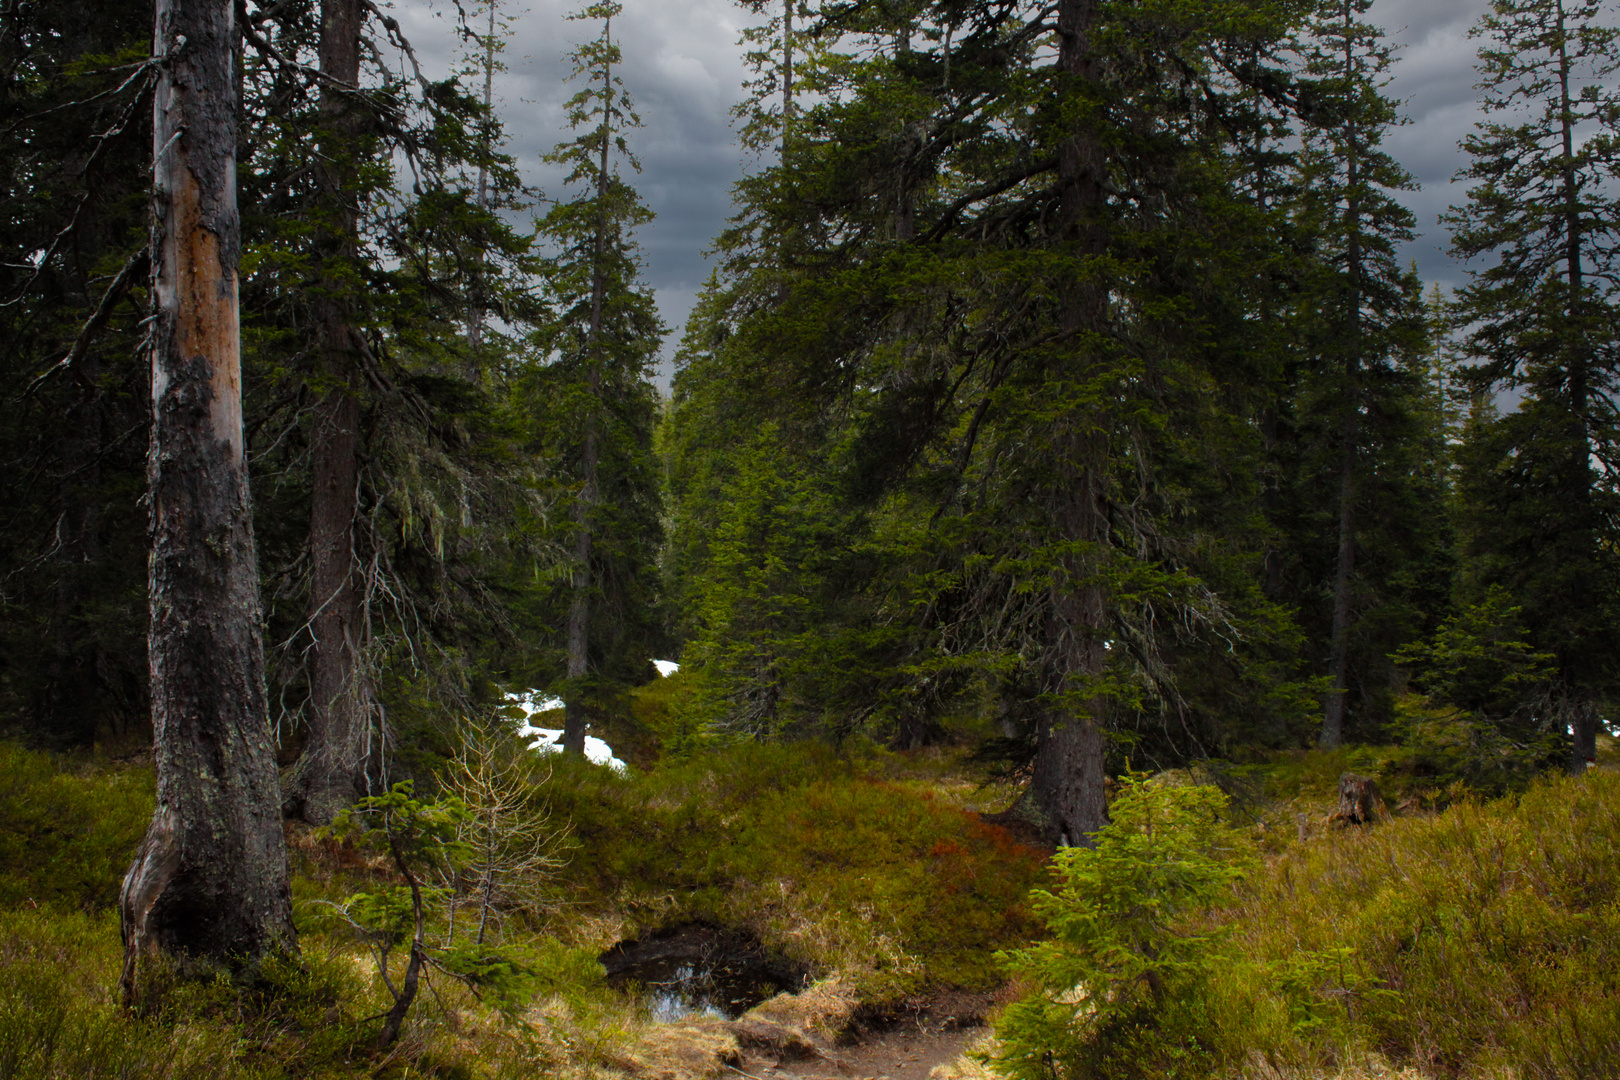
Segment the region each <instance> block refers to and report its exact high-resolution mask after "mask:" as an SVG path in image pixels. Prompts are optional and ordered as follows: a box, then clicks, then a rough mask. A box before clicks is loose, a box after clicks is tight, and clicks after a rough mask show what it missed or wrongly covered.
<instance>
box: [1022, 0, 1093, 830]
mask: <svg viewBox="0 0 1620 1080" xmlns="http://www.w3.org/2000/svg"><path fill="white" fill-rule="evenodd" d="M1098 19H1099V11H1098V5H1097V3H1096V0H1063V2H1062V3H1061V4H1060V5H1059V7H1058V39H1059V44H1058V50H1059V52H1058V65H1059V68H1060V69H1061V71H1062V73H1063V76H1064V77H1065V79H1066V83H1067V85H1066V86H1065V92H1066V93H1076V92H1080V91H1081V90H1082V88H1085V87H1087V86H1089V85H1090V84H1092V83H1094V82H1095V80H1096V78H1097V74H1098V72H1097V70H1096V69H1097V59H1096V57H1095V55H1094V53H1093V42H1092V35H1093V34H1094V32H1095V30H1096V27H1097V22H1098ZM1094 123H1095V121H1088V122H1087V124H1086V126H1083V127H1082V128H1081V129H1080V130H1078V131H1076V132H1075V133H1074V134H1073V135H1072V136H1071V137H1070V138H1069V139H1067V140H1066V141H1065V142H1064V143H1063V145H1062V146H1061V147H1060V149H1059V151H1058V195H1059V228H1060V233H1059V236H1060V239H1061V241H1062V242H1063V243H1064V244H1065V246H1066V247H1067V248H1068V249H1069V250H1070V251H1072V252H1073V253H1074V254H1075V255H1077V256H1079V257H1081V258H1085V257H1090V256H1100V255H1102V254H1104V253H1105V251H1106V250H1107V241H1108V231H1107V226H1106V223H1105V221H1104V215H1105V214H1106V212H1107V192H1106V187H1105V179H1106V174H1107V160H1106V157H1105V154H1104V150H1103V144H1102V141H1101V138H1100V132H1098V131H1097V130H1095V128H1094V127H1092V126H1091V125H1092V124H1094ZM1060 303H1061V310H1060V315H1059V318H1060V320H1061V329H1062V330H1063V332H1064V334H1065V337H1066V338H1067V339H1068V340H1069V342H1070V346H1069V350H1068V352H1067V353H1066V364H1065V366H1064V367H1062V368H1061V369H1055V370H1053V371H1052V372H1050V373H1049V377H1050V378H1051V379H1052V380H1053V381H1054V382H1056V383H1058V384H1059V385H1061V386H1063V387H1064V389H1063V390H1062V391H1060V392H1062V393H1065V394H1073V393H1075V392H1077V388H1078V387H1079V386H1080V385H1081V384H1083V383H1084V382H1085V381H1086V379H1087V377H1088V375H1089V374H1090V373H1089V371H1088V370H1087V368H1089V367H1090V366H1091V365H1093V364H1094V363H1096V358H1097V352H1096V350H1097V349H1098V348H1099V347H1100V345H1101V341H1102V339H1103V337H1104V331H1105V330H1106V327H1107V319H1108V290H1107V286H1106V284H1105V283H1103V282H1101V281H1098V280H1095V279H1089V280H1088V279H1085V278H1081V279H1079V280H1071V281H1069V282H1067V283H1066V284H1065V285H1064V286H1063V287H1062V292H1061V294H1060ZM1105 425H1106V418H1105V417H1104V416H1102V415H1101V410H1100V407H1099V406H1097V405H1095V404H1093V403H1089V402H1075V403H1073V404H1072V405H1071V407H1070V408H1069V410H1068V412H1067V413H1066V414H1064V415H1063V416H1061V417H1060V418H1059V419H1058V420H1057V422H1056V427H1055V430H1054V431H1053V438H1052V445H1053V451H1054V454H1055V455H1056V459H1057V460H1056V462H1055V466H1054V467H1055V470H1056V482H1055V484H1054V485H1053V488H1052V490H1051V491H1050V492H1049V493H1048V497H1049V499H1050V500H1051V510H1052V518H1053V523H1054V525H1055V526H1056V530H1057V538H1058V539H1060V540H1062V541H1065V542H1068V543H1071V544H1074V545H1076V547H1075V548H1074V549H1073V550H1072V551H1071V552H1070V553H1068V554H1065V555H1064V556H1063V557H1062V562H1061V564H1060V568H1059V570H1058V571H1057V572H1056V573H1055V574H1054V579H1053V582H1052V603H1051V615H1050V616H1049V619H1048V625H1047V631H1046V643H1045V658H1044V667H1045V670H1044V672H1043V680H1042V682H1043V686H1042V689H1043V690H1044V691H1045V692H1046V693H1047V694H1048V695H1051V696H1053V698H1054V700H1053V701H1052V703H1051V704H1049V705H1047V706H1046V707H1045V709H1044V710H1043V713H1042V715H1041V717H1040V719H1039V727H1038V731H1037V748H1036V757H1035V768H1034V776H1033V778H1032V780H1031V785H1030V790H1031V793H1032V794H1033V795H1034V798H1035V802H1036V805H1037V806H1038V807H1039V808H1040V810H1041V812H1042V815H1043V816H1044V818H1045V822H1044V827H1045V829H1046V831H1047V832H1048V834H1049V837H1050V838H1051V839H1053V840H1057V841H1066V842H1068V843H1070V844H1080V843H1085V842H1086V841H1087V837H1088V836H1090V835H1091V834H1092V833H1095V832H1096V831H1097V830H1098V829H1100V828H1102V827H1103V825H1104V824H1106V823H1107V820H1108V805H1107V799H1106V796H1105V792H1104V779H1105V777H1104V766H1103V736H1102V725H1104V724H1105V723H1106V722H1107V712H1108V705H1107V702H1106V701H1105V700H1104V699H1102V698H1101V697H1100V696H1097V695H1093V696H1091V697H1089V698H1086V699H1084V701H1083V703H1082V702H1081V701H1079V700H1077V698H1078V697H1079V696H1080V695H1083V694H1084V693H1085V690H1086V685H1085V684H1086V682H1087V680H1089V679H1091V678H1093V677H1095V676H1098V675H1100V674H1102V672H1103V669H1104V668H1105V666H1106V664H1107V649H1106V647H1105V637H1106V624H1107V603H1108V598H1107V594H1106V591H1105V586H1104V585H1103V584H1102V583H1101V582H1100V581H1099V580H1098V578H1099V575H1098V571H1099V570H1100V569H1101V567H1100V560H1102V559H1104V558H1105V557H1106V552H1105V549H1106V547H1107V544H1108V540H1109V533H1108V518H1107V513H1106V508H1105V504H1104V498H1105V493H1104V485H1105V483H1106V478H1107V474H1108V453H1109V450H1108V437H1107V431H1106V426H1105Z"/></svg>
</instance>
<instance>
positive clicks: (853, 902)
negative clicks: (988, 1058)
mask: <svg viewBox="0 0 1620 1080" xmlns="http://www.w3.org/2000/svg"><path fill="white" fill-rule="evenodd" d="M911 771H914V770H913V768H912V766H911V765H910V764H909V763H908V762H907V761H906V760H905V759H903V758H895V757H893V756H892V755H887V754H885V753H883V752H881V751H878V750H876V749H874V748H871V747H861V746H856V745H851V746H847V747H845V748H844V750H843V751H842V752H840V751H836V750H834V749H832V748H830V747H827V746H825V745H823V744H819V743H802V744H800V743H795V744H785V745H784V744H761V743H740V744H737V745H734V746H729V747H715V748H711V749H710V750H709V751H707V752H705V754H704V755H703V756H702V758H701V759H696V758H694V759H690V760H687V761H683V762H676V763H672V764H668V765H666V766H665V767H663V768H660V769H658V770H657V771H655V772H653V773H650V774H647V775H643V776H618V775H615V774H613V773H611V772H610V771H609V770H606V769H601V768H595V767H592V766H589V765H587V764H584V763H582V762H560V763H559V764H558V766H557V768H556V770H555V772H554V774H553V776H552V779H551V781H550V782H549V784H548V785H547V789H546V791H547V796H548V798H549V800H550V802H551V805H552V807H553V811H554V813H556V814H557V815H558V816H559V817H560V818H562V819H565V820H569V821H571V822H572V825H573V830H572V837H573V841H574V842H575V844H576V845H577V846H576V848H575V849H574V851H573V853H572V857H571V860H570V863H569V867H568V869H567V870H565V871H564V876H565V878H566V880H568V881H569V882H570V883H571V884H572V886H573V888H574V891H575V902H576V903H577V904H578V905H579V906H580V907H582V908H584V909H586V910H596V911H607V910H611V911H615V912H617V913H618V914H619V915H620V916H621V920H620V922H619V923H614V921H613V920H609V922H608V924H609V925H618V926H619V929H620V930H621V932H622V933H624V934H626V935H634V934H636V933H639V932H641V931H644V930H648V929H653V928H656V927H657V926H659V925H665V924H668V923H672V922H676V921H682V920H686V919H693V918H699V919H709V920H713V921H717V922H721V923H726V924H730V925H736V926H742V927H746V928H748V929H750V930H753V931H754V932H755V933H757V934H758V935H759V936H760V937H761V938H762V939H763V940H764V941H765V942H766V943H767V944H768V945H771V946H772V947H774V948H777V949H780V950H781V951H783V952H784V953H786V954H787V955H788V956H789V957H790V958H792V959H793V960H795V961H798V962H800V963H802V964H805V965H806V966H807V967H809V968H810V969H811V970H812V971H814V972H815V973H816V974H818V975H830V974H833V973H835V972H836V973H842V974H844V975H845V976H847V977H848V978H849V979H851V980H852V982H853V983H855V984H856V985H857V986H858V988H859V991H860V993H861V994H862V995H863V997H865V998H867V999H868V1000H884V999H892V998H896V997H899V996H901V995H903V994H906V993H910V992H913V991H916V990H919V989H922V988H923V987H925V986H926V985H929V984H933V985H939V986H962V987H972V988H979V989H982V988H985V987H988V986H990V985H993V984H995V983H997V982H999V981H1000V973H999V971H998V969H997V968H996V966H995V964H994V962H993V960H992V955H993V953H994V952H995V950H997V949H999V948H1005V947H1008V946H1011V945H1013V944H1016V943H1017V942H1019V941H1021V940H1023V939H1024V938H1025V937H1026V936H1027V935H1028V933H1029V932H1030V930H1031V929H1032V927H1033V922H1032V919H1031V917H1030V915H1029V910H1028V907H1027V904H1026V902H1025V896H1026V894H1027V893H1028V890H1029V889H1030V887H1031V886H1032V885H1034V884H1035V883H1036V882H1037V881H1038V880H1039V879H1040V874H1041V868H1042V866H1043V864H1044V853H1042V852H1038V851H1035V850H1034V849H1031V848H1028V847H1026V846H1024V845H1022V844H1020V843H1017V842H1016V841H1014V840H1013V839H1012V837H1011V836H1009V835H1008V834H1007V833H1006V832H1005V831H1004V830H1002V829H1000V828H999V827H995V826H991V825H987V824H985V823H983V822H981V821H980V820H979V819H978V816H977V815H975V814H973V813H970V812H967V811H964V810H962V809H960V808H958V807H957V806H955V805H952V803H951V802H950V801H948V800H947V799H945V798H942V797H939V796H937V795H935V794H934V793H933V792H932V791H930V790H929V788H928V787H927V785H925V784H920V783H915V782H905V781H899V780H895V779H891V778H890V777H891V776H894V775H897V774H905V773H907V772H911ZM609 943H610V942H606V941H604V942H602V943H601V944H602V945H604V946H605V945H606V944H609Z"/></svg>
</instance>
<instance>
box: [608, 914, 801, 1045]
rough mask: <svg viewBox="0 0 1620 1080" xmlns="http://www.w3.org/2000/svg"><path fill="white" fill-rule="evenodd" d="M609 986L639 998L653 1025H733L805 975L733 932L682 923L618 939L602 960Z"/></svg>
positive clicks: (792, 988) (795, 985)
mask: <svg viewBox="0 0 1620 1080" xmlns="http://www.w3.org/2000/svg"><path fill="white" fill-rule="evenodd" d="M601 961H602V966H603V967H604V968H606V969H607V976H608V983H609V984H610V985H612V986H614V987H617V988H618V989H620V990H624V991H626V992H628V993H631V994H634V995H635V996H637V997H639V998H641V1000H642V1001H643V1002H645V1004H646V1005H647V1008H648V1010H649V1011H650V1012H651V1013H652V1017H653V1019H654V1020H656V1021H658V1022H660V1023H671V1022H674V1021H677V1020H687V1019H693V1018H709V1019H718V1020H735V1019H737V1018H738V1017H739V1016H741V1015H742V1014H743V1013H745V1012H747V1011H748V1010H749V1009H752V1008H753V1007H754V1006H755V1005H758V1004H759V1003H760V1002H762V1001H766V1000H768V999H770V998H772V997H774V996H775V995H777V994H779V993H781V992H782V991H784V990H787V991H797V990H802V989H803V988H804V983H805V980H804V974H803V972H801V971H799V970H797V969H796V968H795V967H794V966H793V965H792V964H789V963H788V962H787V961H785V960H783V959H782V958H781V957H779V956H776V955H774V954H772V953H770V952H769V951H767V950H766V948H765V947H764V946H763V945H762V944H760V942H759V939H758V938H755V937H754V936H753V935H751V934H745V933H743V932H741V931H738V930H726V929H722V928H720V927H715V926H708V925H705V924H702V923H688V924H686V925H683V926H676V927H671V928H669V929H667V930H661V931H658V932H657V933H654V934H650V935H648V936H647V937H644V938H642V939H640V940H637V941H621V942H620V943H619V944H617V945H615V946H614V947H613V948H611V949H609V950H608V951H607V952H605V953H603V954H602V956H601Z"/></svg>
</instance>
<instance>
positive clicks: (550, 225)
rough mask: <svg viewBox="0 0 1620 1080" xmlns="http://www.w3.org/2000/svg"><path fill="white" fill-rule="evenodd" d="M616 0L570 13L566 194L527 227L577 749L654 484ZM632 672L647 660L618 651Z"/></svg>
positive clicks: (624, 611)
mask: <svg viewBox="0 0 1620 1080" xmlns="http://www.w3.org/2000/svg"><path fill="white" fill-rule="evenodd" d="M621 10H622V9H621V5H619V4H618V3H616V2H611V0H610V2H604V3H596V4H591V5H588V6H587V7H585V8H583V9H581V10H580V11H579V12H577V13H575V14H574V15H571V16H570V18H571V19H575V20H598V19H599V20H601V23H602V31H601V33H600V35H598V36H597V37H596V38H595V39H594V40H592V41H588V42H586V43H585V44H583V45H581V46H579V48H577V49H575V50H574V52H573V53H572V55H571V59H572V60H573V64H574V77H575V78H578V79H581V80H582V81H583V82H584V86H583V87H582V88H581V89H580V90H579V92H578V93H576V94H575V95H574V96H573V97H572V98H571V99H570V100H569V102H568V118H569V122H570V123H571V125H572V126H573V127H574V129H575V130H576V131H578V132H579V134H578V135H577V136H576V137H575V138H573V139H571V140H569V141H567V142H563V143H560V144H559V145H558V146H557V147H556V149H554V150H553V151H552V152H551V153H550V154H548V155H547V158H546V159H547V160H548V161H551V162H553V163H557V164H562V165H566V166H568V168H569V173H568V176H567V179H566V181H565V182H566V183H569V184H577V185H581V186H582V188H583V190H582V192H581V194H580V195H579V197H577V198H575V199H574V200H572V201H570V202H565V203H559V204H558V205H556V206H555V207H553V208H552V210H551V211H550V212H549V213H548V214H547V215H546V217H545V219H544V220H543V221H542V222H541V226H540V228H541V232H542V233H543V234H544V235H545V236H547V237H548V238H550V239H551V240H552V241H553V242H555V243H556V244H558V245H559V246H560V248H561V251H560V253H559V254H558V255H557V256H556V258H555V259H554V260H553V262H552V264H551V268H550V271H549V275H548V276H549V281H550V286H551V290H552V293H553V296H554V298H555V302H556V303H557V306H558V309H559V316H558V318H557V320H556V321H555V322H554V323H552V324H551V325H550V326H548V327H547V328H546V330H545V333H544V341H543V346H544V348H545V350H546V351H547V352H548V353H549V354H551V355H552V356H553V357H554V361H553V364H552V367H551V370H548V371H547V372H545V373H544V375H543V377H542V378H541V379H540V380H539V381H540V385H541V386H544V387H547V388H549V389H550V390H551V392H552V394H553V395H554V396H553V398H552V404H551V406H550V407H551V408H552V409H553V410H554V411H555V414H556V415H557V416H558V417H559V420H560V422H561V423H562V425H563V426H564V428H565V431H566V435H565V436H564V438H563V441H565V442H567V443H568V444H569V446H568V449H567V458H568V460H569V461H570V463H571V467H572V470H573V471H572V477H571V480H572V483H573V484H574V485H575V495H574V498H573V514H572V522H571V524H572V533H573V535H572V537H571V544H570V547H571V548H572V559H571V574H570V581H569V602H568V616H567V643H566V664H567V681H566V682H565V684H564V688H563V700H564V705H565V715H564V730H563V738H562V745H563V748H564V749H565V750H566V751H568V752H570V753H583V752H584V747H585V732H586V728H587V727H588V725H589V711H590V706H589V697H590V690H591V677H592V673H593V672H596V673H598V674H600V673H602V672H603V671H604V669H607V670H608V671H613V669H615V668H619V669H621V670H619V671H617V672H616V673H617V674H619V675H620V676H621V677H622V676H623V675H624V672H623V671H622V667H623V665H624V664H625V661H626V657H625V656H624V655H622V654H623V651H624V650H623V646H626V645H629V644H632V643H634V644H636V645H641V646H645V644H646V642H647V633H646V628H647V626H648V624H649V622H650V615H651V609H652V608H653V607H654V604H655V598H654V596H653V595H652V588H651V585H650V582H651V573H652V568H653V558H654V556H653V552H654V550H655V549H656V546H657V542H658V541H657V531H658V530H657V506H658V500H657V494H656V489H655V487H654V483H655V481H654V478H653V474H652V470H651V461H652V419H653V413H654V404H655V400H656V399H655V392H654V390H653V388H652V384H651V382H650V381H649V379H648V373H649V369H650V365H651V363H652V360H653V357H654V355H655V354H656V352H657V349H658V345H659V342H660V340H661V338H662V336H663V332H664V328H663V325H662V323H661V322H660V321H659V319H658V315H657V311H656V309H655V307H654V305H653V299H652V296H651V294H650V293H649V292H648V291H647V290H646V289H645V288H643V287H641V286H640V285H639V284H638V282H637V274H638V272H639V269H640V267H639V264H638V261H637V252H636V246H635V243H634V241H633V240H632V238H631V234H632V232H633V230H634V229H635V228H636V227H637V226H639V225H644V224H646V223H647V222H648V221H650V220H651V219H652V213H651V211H649V210H648V209H647V208H646V206H645V205H644V204H643V203H642V202H641V199H640V197H639V196H638V195H637V194H636V192H635V190H634V189H633V188H632V187H631V186H630V185H629V184H628V183H626V182H625V180H624V178H623V176H622V174H621V172H620V164H621V162H622V163H627V164H628V165H629V166H630V167H631V168H633V169H637V170H639V168H640V166H639V163H638V162H637V161H636V159H635V156H634V155H633V154H631V153H630V150H629V144H628V141H627V139H626V136H625V133H626V132H627V131H628V130H630V129H632V128H636V127H639V126H640V125H641V120H640V118H639V117H638V116H637V115H636V113H635V111H634V108H633V105H632V102H631V100H630V96H629V94H628V93H627V92H626V91H625V89H624V84H623V81H622V80H621V79H620V78H619V76H618V73H617V68H618V67H619V65H620V64H621V62H622V58H621V56H620V52H619V47H618V45H616V44H615V43H614V41H613V17H614V16H615V15H618V14H619V13H620V11H621ZM632 663H633V664H634V670H635V671H637V672H638V673H639V672H640V671H642V670H644V669H645V667H646V664H647V657H646V656H641V657H639V658H638V659H637V661H633V662H632Z"/></svg>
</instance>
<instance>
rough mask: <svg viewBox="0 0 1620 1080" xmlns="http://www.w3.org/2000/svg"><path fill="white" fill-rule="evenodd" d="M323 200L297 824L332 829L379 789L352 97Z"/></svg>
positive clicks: (339, 108) (327, 120)
mask: <svg viewBox="0 0 1620 1080" xmlns="http://www.w3.org/2000/svg"><path fill="white" fill-rule="evenodd" d="M362 17H363V9H362V8H361V6H360V4H359V3H358V2H357V0H322V4H321V42H320V56H321V70H322V72H324V73H325V74H326V75H327V76H329V77H330V79H331V80H335V81H336V82H337V83H339V84H341V86H343V87H352V86H355V85H356V84H357V83H358V82H359V79H360V32H361V27H362ZM320 112H321V136H320V141H321V146H320V150H321V155H320V165H319V167H318V168H317V170H316V180H317V183H318V185H319V190H320V202H319V206H318V221H319V225H318V230H317V233H316V244H317V249H318V252H319V257H320V260H321V263H322V270H323V280H322V281H321V282H320V283H319V284H318V285H317V286H316V288H315V289H314V290H313V295H314V296H315V300H314V303H313V305H312V306H313V308H314V315H315V333H316V354H317V357H318V363H319V365H320V368H319V373H320V377H321V398H320V400H319V401H318V402H317V404H316V406H315V430H314V432H313V436H314V438H313V443H312V446H311V450H310V458H311V462H310V469H311V495H310V526H309V548H310V599H309V604H310V613H309V623H310V632H311V634H312V635H313V637H314V645H313V647H312V648H311V650H310V662H309V687H310V697H309V711H308V723H309V742H308V744H307V745H306V747H305V751H304V760H303V762H302V763H301V766H300V770H299V780H298V782H299V786H300V790H299V791H298V792H297V793H295V794H296V795H297V796H301V802H302V805H301V807H300V814H301V816H302V817H303V819H304V820H305V821H307V822H310V823H311V824H317V825H324V824H326V823H328V822H330V821H331V820H332V819H333V817H335V816H336V815H337V813H338V811H340V810H341V809H343V807H345V806H347V805H348V804H349V803H351V802H353V801H354V799H355V797H356V796H358V795H365V794H368V793H370V792H371V789H372V788H373V787H374V786H375V784H374V783H373V781H374V780H376V779H378V776H377V773H378V768H379V765H378V760H379V752H380V749H381V748H380V746H379V745H378V744H377V743H378V740H376V739H375V738H374V737H373V735H374V733H373V732H372V730H371V713H372V709H371V688H370V686H369V684H368V683H367V681H366V678H365V676H364V672H363V667H362V663H361V661H362V658H363V653H364V648H365V641H364V635H365V612H364V610H363V603H364V596H363V591H362V588H361V582H360V580H359V560H358V559H357V557H356V550H355V523H356V521H357V519H358V518H359V500H360V451H361V437H360V402H359V396H358V395H359V390H360V387H359V371H358V367H359V364H358V356H357V354H356V349H355V340H354V339H355V333H356V331H355V329H354V325H353V311H352V308H353V304H352V302H351V301H350V300H349V298H348V296H347V293H348V291H349V287H348V286H347V285H346V284H345V283H344V281H343V278H344V275H343V273H342V269H341V267H342V264H343V263H345V262H349V261H351V260H353V259H354V258H355V257H356V255H357V251H356V249H357V246H358V239H357V233H358V212H357V209H356V207H355V205H354V200H355V199H356V198H357V197H358V196H357V194H356V189H357V186H358V171H359V170H358V168H357V166H356V161H355V155H356V154H357V153H358V152H359V147H358V146H356V145H355V144H356V141H357V136H358V128H359V124H360V119H361V118H360V115H359V112H358V109H357V107H356V105H355V103H354V102H353V100H352V99H351V95H349V94H348V93H345V92H344V91H343V90H342V89H340V88H338V87H334V86H333V85H331V83H327V84H324V85H323V87H322V90H321V105H320Z"/></svg>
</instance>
